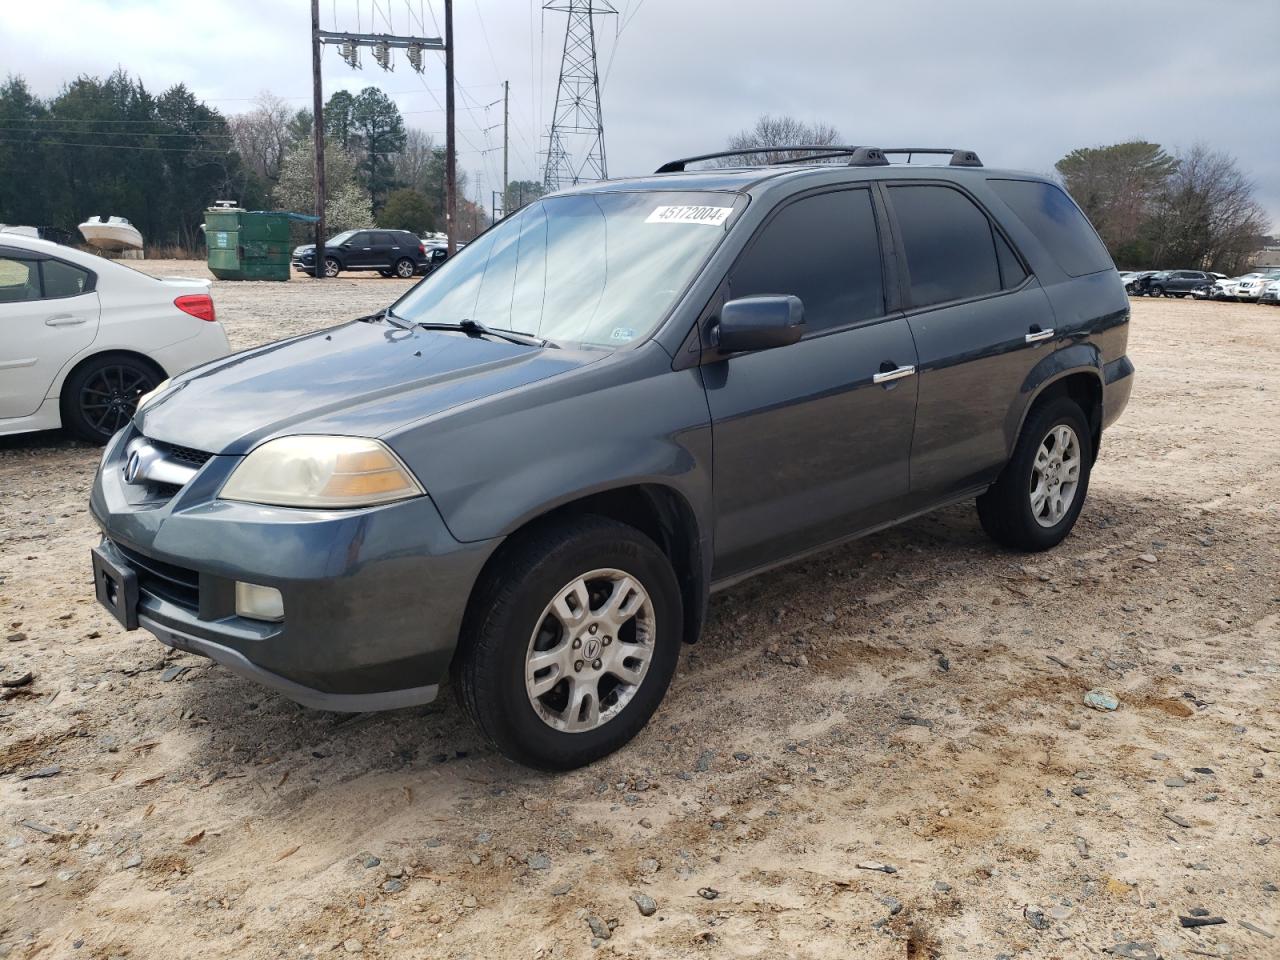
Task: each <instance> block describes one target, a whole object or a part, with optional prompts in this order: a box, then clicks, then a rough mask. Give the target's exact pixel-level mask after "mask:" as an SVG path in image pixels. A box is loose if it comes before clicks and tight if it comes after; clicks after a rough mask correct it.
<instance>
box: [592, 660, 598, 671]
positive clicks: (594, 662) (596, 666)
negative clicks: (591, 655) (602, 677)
mask: <svg viewBox="0 0 1280 960" xmlns="http://www.w3.org/2000/svg"><path fill="white" fill-rule="evenodd" d="M591 666H592V668H593V669H595V670H599V669H600V661H599V660H593V661H591Z"/></svg>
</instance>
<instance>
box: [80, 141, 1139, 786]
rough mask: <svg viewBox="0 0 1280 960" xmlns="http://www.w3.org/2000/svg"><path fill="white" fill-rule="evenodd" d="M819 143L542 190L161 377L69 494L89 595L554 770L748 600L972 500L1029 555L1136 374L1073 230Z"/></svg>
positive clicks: (169, 636) (630, 711)
mask: <svg viewBox="0 0 1280 960" xmlns="http://www.w3.org/2000/svg"><path fill="white" fill-rule="evenodd" d="M790 149H795V148H790ZM815 149H820V150H821V153H820V154H818V155H817V159H819V160H821V161H823V162H818V163H813V162H810V163H792V164H789V165H779V166H766V167H750V168H739V169H725V168H721V169H714V170H702V171H690V170H686V165H687V164H690V163H691V162H692V161H694V160H704V159H708V158H706V157H698V158H690V159H689V160H679V161H673V162H671V163H668V164H665V165H664V166H663V167H662V168H660V170H659V171H658V172H657V173H656V174H655V175H653V176H648V177H641V178H637V179H632V180H619V181H612V182H606V183H598V184H592V185H589V186H583V187H579V188H576V189H573V190H568V191H564V192H561V193H558V194H555V195H552V196H548V197H546V198H544V199H542V200H539V201H537V202H535V203H532V204H530V205H529V206H527V207H525V208H524V209H522V210H521V211H519V213H517V214H514V215H513V216H511V217H509V218H507V219H505V220H503V221H502V222H501V223H499V224H497V225H496V226H494V227H493V228H492V229H490V230H489V231H488V232H487V233H485V234H483V235H482V236H481V237H479V238H477V239H476V240H475V241H473V242H472V243H470V244H469V245H468V246H467V247H466V249H465V250H463V251H462V252H461V253H459V254H458V255H457V256H456V257H455V258H453V259H451V260H449V261H448V262H447V263H445V264H444V265H443V266H442V267H441V268H440V269H439V270H437V271H435V272H434V273H433V274H431V275H430V276H429V277H427V278H425V279H424V280H422V281H421V282H420V283H419V284H418V285H417V286H415V287H414V288H413V289H412V290H410V291H409V292H408V293H406V294H405V295H404V296H403V297H402V298H401V299H399V300H398V301H396V303H395V304H393V305H392V306H391V307H389V308H387V309H385V310H383V311H380V312H379V313H377V314H375V315H373V316H370V317H363V318H360V319H359V320H353V321H351V322H348V323H345V324H341V325H339V326H336V327H333V328H331V329H328V330H324V331H320V332H317V333H311V334H307V335H304V336H299V337H295V338H293V339H290V340H285V341H281V342H278V343H272V344H269V345H267V346H264V347H259V348H257V349H253V350H248V351H245V352H243V353H240V354H238V355H235V356H232V357H228V358H226V359H224V360H220V361H217V362H214V363H211V364H208V365H207V366H204V367H201V368H198V369H196V370H194V371H191V372H188V373H186V374H183V375H182V376H179V377H175V378H174V379H173V380H172V381H171V382H166V383H165V384H162V385H161V386H160V387H158V388H157V389H156V391H154V392H153V393H152V394H150V395H148V396H146V397H144V398H142V400H141V401H140V402H139V404H138V410H137V412H136V414H135V416H134V417H133V419H132V422H131V423H130V425H129V426H127V427H126V428H125V429H124V430H122V431H121V432H120V433H119V434H117V435H116V436H115V437H114V438H113V440H112V441H111V443H110V445H109V446H108V448H107V450H106V453H105V456H104V457H103V460H102V466H101V469H100V471H99V473H98V476H97V479H96V481H95V483H94V487H93V494H92V510H93V515H94V516H95V517H96V519H97V522H98V523H99V525H100V526H101V528H102V532H103V539H102V542H101V544H100V545H99V546H97V547H96V548H94V550H93V557H92V560H93V568H94V578H95V583H96V588H97V593H98V597H99V599H100V600H101V602H102V603H103V604H105V605H106V606H107V607H108V608H109V609H110V610H111V611H112V612H113V613H114V614H115V615H116V616H117V617H118V618H119V620H120V622H121V623H122V624H123V625H124V626H125V627H126V628H129V629H132V628H136V627H142V628H144V629H146V630H148V631H150V632H151V633H153V634H154V635H155V636H157V637H158V638H159V639H160V640H161V641H162V642H163V643H165V644H167V645H169V646H171V647H176V648H179V649H182V650H186V651H190V652H192V653H197V654H201V655H203V656H206V657H209V658H212V659H213V660H215V661H217V662H219V663H221V664H223V665H225V666H226V667H228V668H229V669H231V670H232V671H234V672H236V673H238V674H241V675H243V676H245V677H248V678H251V679H253V680H256V681H259V682H261V683H264V684H266V685H268V686H270V687H273V688H275V689H276V690H278V691H280V692H282V693H283V694H285V695H286V696H288V697H291V698H293V699H295V700H297V701H298V702H300V703H303V704H306V705H309V706H313V707H318V708H322V709H329V710H348V711H364V710H376V709H386V708H394V707H405V706H409V705H411V704H421V703H425V702H427V701H429V700H431V699H432V698H434V697H435V696H436V694H437V691H438V690H439V687H440V685H441V684H442V683H443V682H445V680H446V678H448V677H449V676H452V677H453V680H454V682H455V684H456V687H457V690H458V692H459V698H460V700H461V702H462V703H463V704H464V706H465V708H466V710H467V711H468V712H469V714H470V715H471V716H472V717H473V718H474V720H475V722H476V723H477V724H478V725H479V727H480V729H481V730H483V732H484V733H485V734H486V735H487V736H488V737H489V738H490V739H491V740H492V742H493V743H494V744H496V745H497V747H498V748H499V749H500V750H501V751H502V752H503V753H505V754H506V755H507V756H509V757H512V758H514V759H515V760H518V761H520V762H522V763H525V764H529V765H533V766H537V767H542V768H546V769H567V768H571V767H576V766H579V765H582V764H585V763H589V762H591V761H593V760H595V759H597V758H599V757H601V756H603V755H605V754H607V753H609V752H610V751H613V750H616V749H618V748H619V747H620V746H622V745H623V744H625V743H626V742H627V741H628V740H630V739H631V738H632V737H633V736H635V735H636V733H637V732H638V731H639V730H640V729H641V728H642V727H643V726H644V725H645V723H646V722H647V721H648V719H649V717H650V716H651V715H652V714H653V712H654V711H655V710H656V709H657V707H658V704H659V703H660V702H661V700H662V697H663V695H664V693H665V692H666V689H667V686H668V684H669V682H670V680H671V676H672V673H673V671H674V670H675V667H676V661H677V659H678V656H679V650H680V645H681V643H683V642H693V641H695V640H697V638H698V634H699V631H700V629H701V627H702V623H703V618H704V615H705V612H706V609H707V598H708V596H709V595H710V594H711V593H713V592H715V591H717V590H721V589H724V588H725V587H728V586H730V585H731V584H734V583H737V582H738V581H740V580H742V579H743V578H745V577H750V576H753V575H756V574H759V573H761V572H763V571H766V570H769V569H770V568H772V567H774V566H777V565H779V564H782V563H786V562H789V561H791V560H795V559H797V558H800V557H805V556H808V555H810V554H812V553H814V552H815V551H818V550H821V549H825V548H827V547H831V546H833V545H835V544H839V543H843V542H846V541H848V540H850V539H852V538H854V537H858V536H861V535H863V534H866V533H869V532H872V531H875V530H879V529H882V528H884V527H886V526H889V525H890V524H893V523H897V522H899V521H901V520H904V519H907V518H910V517H914V516H918V515H919V514H921V513H924V512H926V511H928V510H933V509H935V508H937V507H940V506H944V505H946V504H952V503H956V502H958V501H963V500H971V499H974V498H976V499H977V507H978V518H979V519H980V521H981V523H982V526H983V527H984V528H985V529H986V530H987V532H988V533H989V534H990V535H991V536H992V537H993V538H994V539H995V540H996V541H998V542H999V543H1001V544H1003V545H1005V546H1007V547H1011V548H1014V549H1019V550H1044V549H1046V548H1049V547H1052V546H1054V545H1055V544H1057V543H1058V542H1059V541H1061V540H1062V539H1063V538H1064V537H1065V536H1066V535H1067V533H1068V532H1069V531H1070V530H1071V528H1072V526H1073V525H1074V523H1075V522H1076V518H1077V516H1078V515H1079V513H1080V510H1081V508H1082V506H1083V505H1084V500H1085V493H1086V490H1087V488H1088V483H1089V472H1090V468H1091V467H1092V465H1093V463H1094V460H1095V458H1096V457H1097V454H1098V448H1099V444H1100V442H1101V440H1102V432H1103V430H1104V428H1105V427H1107V426H1108V425H1109V424H1110V423H1111V422H1112V421H1114V420H1115V419H1116V417H1117V416H1119V414H1120V412H1121V410H1122V409H1123V408H1124V406H1125V403H1126V401H1127V400H1128V397H1129V392H1130V388H1131V385H1132V382H1133V377H1132V373H1133V367H1132V365H1131V364H1130V362H1129V359H1128V358H1127V356H1126V355H1125V347H1126V341H1127V336H1128V322H1129V306H1128V301H1127V299H1126V297H1125V292H1124V288H1123V287H1122V285H1121V283H1120V280H1119V279H1118V276H1117V274H1116V271H1115V268H1114V267H1113V265H1112V263H1111V260H1110V258H1109V257H1108V255H1107V252H1106V250H1105V249H1104V247H1103V245H1102V244H1101V242H1100V241H1099V240H1098V237H1097V235H1096V234H1095V233H1094V231H1093V229H1092V228H1091V227H1090V226H1089V223H1088V222H1087V221H1086V219H1085V217H1084V216H1083V215H1082V214H1081V212H1080V210H1079V209H1078V208H1077V207H1076V205H1075V204H1074V203H1073V202H1072V201H1071V200H1070V198H1069V197H1068V196H1067V195H1066V194H1065V193H1063V192H1062V190H1061V189H1060V188H1059V187H1058V186H1056V185H1055V184H1054V183H1052V182H1050V181H1048V180H1045V179H1043V178H1040V177H1037V176H1034V175H1030V174H1024V173H1012V172H1001V171H994V170H988V169H985V168H984V167H983V166H982V165H981V164H980V162H979V161H978V159H977V157H976V156H974V155H973V154H972V153H970V152H967V151H951V150H947V151H945V152H942V154H943V157H944V159H946V158H949V162H946V163H945V164H939V165H934V166H929V165H923V166H922V165H918V164H894V165H890V164H889V163H888V161H887V159H886V156H885V155H886V153H893V152H894V151H890V150H880V149H877V148H867V147H847V148H846V147H822V148H815ZM904 152H905V151H904ZM910 152H912V153H914V154H917V155H919V154H929V153H939V152H941V151H928V150H921V149H914V150H912V151H910Z"/></svg>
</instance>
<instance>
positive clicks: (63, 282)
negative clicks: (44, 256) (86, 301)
mask: <svg viewBox="0 0 1280 960" xmlns="http://www.w3.org/2000/svg"><path fill="white" fill-rule="evenodd" d="M40 273H41V275H42V276H43V277H44V296H45V299H46V300H50V299H53V298H54V297H78V296H80V294H82V293H84V292H85V290H86V289H88V286H89V272H88V271H87V270H81V269H80V268H79V267H73V266H72V265H71V264H69V263H63V262H62V261H61V260H43V261H41V263H40Z"/></svg>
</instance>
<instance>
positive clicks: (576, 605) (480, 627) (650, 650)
mask: <svg viewBox="0 0 1280 960" xmlns="http://www.w3.org/2000/svg"><path fill="white" fill-rule="evenodd" d="M681 624H682V616H681V600H680V590H679V587H678V585H677V583H676V577H675V573H674V571H673V570H672V568H671V563H670V562H669V561H668V560H667V558H666V556H665V555H664V554H663V553H662V551H661V550H660V549H659V548H658V546H657V545H656V544H655V543H654V542H653V541H652V540H650V539H649V538H648V537H646V536H645V535H644V534H642V533H640V532H639V531H638V530H635V529H634V528H632V527H628V526H626V525H625V524H621V523H617V522H615V521H613V520H608V519H605V518H603V517H595V516H585V517H580V518H577V519H574V520H570V521H567V522H563V523H560V524H557V525H556V526H545V527H542V528H541V529H536V530H534V531H532V532H530V533H528V534H525V535H524V536H523V537H522V538H520V539H519V540H517V541H515V542H514V543H512V544H511V545H510V546H509V547H508V548H507V552H506V553H505V554H504V555H503V556H502V557H500V558H499V559H498V561H497V562H496V564H495V566H494V567H493V569H492V570H490V571H489V573H488V574H487V575H486V577H485V578H484V581H483V582H482V583H481V584H480V585H479V586H478V587H477V592H476V595H475V597H474V598H473V601H472V605H471V611H470V613H469V614H468V618H467V625H466V627H465V629H464V631H463V634H464V635H463V639H462V646H461V648H460V650H459V653H458V657H457V660H456V662H455V669H454V672H455V676H456V679H457V682H458V688H459V691H460V694H461V700H462V702H463V704H464V706H465V707H466V709H467V712H468V713H469V714H470V715H471V718H472V719H473V720H474V721H475V723H476V725H477V726H478V727H479V728H480V729H481V731H483V733H484V734H485V735H486V736H487V737H488V738H489V739H490V740H491V741H492V742H493V744H494V745H495V746H496V747H497V748H498V749H499V750H501V751H502V753H504V754H505V755H506V756H507V757H509V758H511V759H512V760H515V761H516V762H518V763H523V764H526V765H528V766H531V767H538V768H541V769H544V770H569V769H573V768H574V767H580V766H583V765H585V764H588V763H591V762H592V761H594V760H598V759H599V758H600V757H603V756H605V755H606V754H609V753H612V752H613V751H614V750H617V749H618V748H619V747H621V746H623V745H624V744H625V743H627V742H628V741H629V740H630V739H631V738H632V737H634V736H635V735H636V734H637V733H639V732H640V730H641V729H642V728H643V727H644V725H645V724H646V723H647V722H648V721H649V718H650V717H651V716H652V715H653V713H654V711H655V710H657V708H658V704H659V703H661V702H662V697H663V695H664V694H665V693H666V690H667V686H668V685H669V684H670V682H671V676H672V674H673V673H674V672H675V667H676V661H677V659H678V658H679V653H680V639H681V629H682V627H681Z"/></svg>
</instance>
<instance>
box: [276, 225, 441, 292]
mask: <svg viewBox="0 0 1280 960" xmlns="http://www.w3.org/2000/svg"><path fill="white" fill-rule="evenodd" d="M324 256H325V260H324V275H325V276H326V277H336V276H337V275H338V274H339V273H341V272H342V271H343V270H374V271H377V272H378V273H379V274H381V275H382V276H384V277H400V278H401V279H405V280H407V279H409V278H410V277H413V276H415V275H416V274H419V273H422V272H424V270H425V269H426V267H427V250H426V247H425V246H424V245H423V243H422V241H421V240H419V239H418V238H417V237H416V236H415V235H414V234H412V233H410V232H409V231H408V230H346V231H344V232H342V233H340V234H338V235H337V236H336V237H332V238H331V239H329V240H326V241H325V244H324ZM293 266H294V267H295V268H297V269H298V270H301V271H302V272H303V273H309V274H311V275H312V276H315V273H316V246H315V244H314V243H308V244H304V245H303V246H301V247H295V248H294V251H293Z"/></svg>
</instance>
